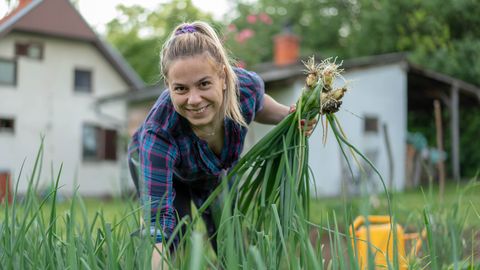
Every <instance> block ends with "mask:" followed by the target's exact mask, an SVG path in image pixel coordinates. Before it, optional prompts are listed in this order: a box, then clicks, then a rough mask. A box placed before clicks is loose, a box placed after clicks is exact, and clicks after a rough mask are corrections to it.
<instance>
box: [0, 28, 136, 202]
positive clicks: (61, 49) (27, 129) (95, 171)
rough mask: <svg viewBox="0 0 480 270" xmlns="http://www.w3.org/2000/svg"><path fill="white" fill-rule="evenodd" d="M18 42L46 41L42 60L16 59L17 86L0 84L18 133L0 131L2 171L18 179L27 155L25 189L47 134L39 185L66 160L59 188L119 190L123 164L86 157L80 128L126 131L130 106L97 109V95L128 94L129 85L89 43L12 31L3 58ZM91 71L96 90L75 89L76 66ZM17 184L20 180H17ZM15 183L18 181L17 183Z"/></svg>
mask: <svg viewBox="0 0 480 270" xmlns="http://www.w3.org/2000/svg"><path fill="white" fill-rule="evenodd" d="M17 41H23V42H25V41H37V42H38V41H39V42H41V43H43V44H44V54H43V60H34V59H28V58H25V57H20V58H19V59H18V63H17V65H18V67H17V68H18V69H17V85H16V86H15V87H5V86H0V117H2V116H8V117H10V116H13V117H14V118H15V124H16V126H15V134H14V135H10V134H2V133H0V170H8V171H10V172H11V173H12V176H13V177H14V178H15V179H16V178H17V177H18V176H19V173H20V171H19V170H20V166H21V164H22V161H23V160H24V159H25V158H26V160H27V162H26V166H25V169H24V171H23V173H22V174H23V176H22V177H21V178H20V182H19V191H20V192H24V191H25V190H26V188H27V181H26V176H27V175H30V173H31V168H32V167H33V163H34V158H35V153H36V151H37V149H38V148H39V145H40V136H41V134H44V135H45V153H44V158H43V162H44V169H43V177H42V178H41V183H40V185H42V184H46V183H49V181H51V179H50V167H51V164H53V167H54V170H55V172H57V171H58V168H59V167H60V164H61V163H63V172H62V177H61V182H60V185H64V186H63V187H62V189H61V192H64V193H67V194H69V193H71V192H72V191H73V190H74V188H75V187H74V181H77V183H78V184H79V191H80V193H82V194H86V195H101V194H106V193H108V194H112V193H113V194H115V193H118V192H119V190H120V185H119V179H120V176H119V172H120V169H119V166H120V162H119V161H118V162H111V161H100V162H98V161H97V162H84V161H83V160H82V126H83V124H85V123H88V124H96V125H99V126H102V127H105V128H114V129H117V130H118V129H121V131H123V130H122V129H125V124H126V122H125V121H126V106H125V105H124V104H116V105H112V106H110V107H107V108H103V109H102V113H104V114H105V115H108V116H104V115H103V114H99V113H97V112H96V111H95V110H94V101H95V98H96V97H101V96H105V95H109V94H113V93H118V92H124V91H125V90H126V89H127V85H126V84H125V82H124V81H123V80H122V79H121V77H120V76H119V75H118V74H117V73H116V71H115V70H114V69H113V68H112V67H111V66H110V64H109V63H108V62H107V61H106V60H105V58H104V57H103V56H102V55H101V54H100V53H99V52H98V50H97V49H96V48H95V47H94V46H93V45H91V44H88V43H84V42H75V41H66V40H60V39H53V38H44V37H40V36H29V35H26V34H18V33H13V34H10V35H7V36H6V37H4V38H2V40H1V41H0V57H4V58H12V57H13V56H14V44H15V42H17ZM75 68H86V69H90V70H92V73H93V93H91V94H87V93H78V92H74V90H73V80H74V69H75ZM15 182H16V180H15ZM15 182H14V183H15Z"/></svg>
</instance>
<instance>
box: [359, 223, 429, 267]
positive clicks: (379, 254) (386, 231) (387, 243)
mask: <svg viewBox="0 0 480 270" xmlns="http://www.w3.org/2000/svg"><path fill="white" fill-rule="evenodd" d="M366 218H367V220H365V217H364V216H359V217H357V218H356V219H355V220H354V221H353V228H352V227H351V228H350V235H351V236H353V237H354V238H355V239H352V245H353V247H354V249H355V256H356V258H357V261H358V264H359V266H360V269H367V268H368V247H369V245H370V251H371V252H372V255H373V256H374V258H375V269H377V268H382V269H387V268H388V266H387V260H388V263H389V264H390V265H393V254H394V253H393V252H394V248H393V244H394V239H395V241H396V242H397V247H396V251H397V258H398V262H399V267H400V268H399V269H400V270H406V269H408V258H407V256H406V253H405V241H407V240H416V243H415V246H414V247H413V246H412V250H411V252H410V256H415V255H416V252H417V251H418V250H419V249H420V248H421V247H422V239H421V238H422V237H423V238H424V237H425V236H426V231H425V230H423V231H422V235H421V237H420V235H419V234H418V233H405V231H404V230H403V228H402V226H401V225H399V224H395V230H394V232H395V233H396V236H395V238H394V236H393V232H392V229H393V226H392V224H391V219H390V216H367V217H366ZM366 221H368V222H366ZM352 229H353V231H352Z"/></svg>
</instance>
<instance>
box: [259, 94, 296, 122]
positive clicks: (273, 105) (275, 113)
mask: <svg viewBox="0 0 480 270" xmlns="http://www.w3.org/2000/svg"><path fill="white" fill-rule="evenodd" d="M289 113H290V107H288V106H285V105H283V104H280V103H278V102H277V101H275V100H274V99H273V98H272V97H271V96H269V95H267V94H265V95H264V97H263V108H262V110H261V111H258V112H257V114H256V115H255V122H258V123H261V124H268V125H276V124H278V123H280V121H282V120H283V118H285V117H286V116H287V115H288V114H289Z"/></svg>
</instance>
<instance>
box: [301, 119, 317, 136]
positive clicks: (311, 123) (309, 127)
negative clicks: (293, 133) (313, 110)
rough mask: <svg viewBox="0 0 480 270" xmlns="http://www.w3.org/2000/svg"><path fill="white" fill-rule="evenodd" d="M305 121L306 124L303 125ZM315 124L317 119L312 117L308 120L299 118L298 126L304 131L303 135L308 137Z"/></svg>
mask: <svg viewBox="0 0 480 270" xmlns="http://www.w3.org/2000/svg"><path fill="white" fill-rule="evenodd" d="M305 123H306V126H305ZM316 125H317V119H316V118H314V119H312V120H310V121H308V122H307V121H306V120H305V119H302V120H300V128H301V129H302V130H304V131H305V136H307V137H310V135H312V133H313V129H314V128H315V126H316Z"/></svg>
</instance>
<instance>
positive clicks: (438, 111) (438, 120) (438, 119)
mask: <svg viewBox="0 0 480 270" xmlns="http://www.w3.org/2000/svg"><path fill="white" fill-rule="evenodd" d="M433 107H434V109H435V127H436V130H437V149H438V151H439V152H440V153H443V130H442V108H441V107H440V101H438V100H437V99H436V100H435V101H433ZM438 178H439V179H438V180H439V196H440V201H443V194H444V189H445V164H444V162H443V160H441V159H440V160H439V161H438Z"/></svg>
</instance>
